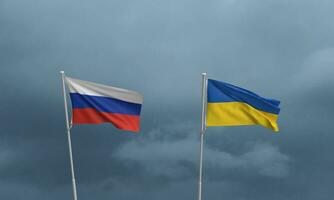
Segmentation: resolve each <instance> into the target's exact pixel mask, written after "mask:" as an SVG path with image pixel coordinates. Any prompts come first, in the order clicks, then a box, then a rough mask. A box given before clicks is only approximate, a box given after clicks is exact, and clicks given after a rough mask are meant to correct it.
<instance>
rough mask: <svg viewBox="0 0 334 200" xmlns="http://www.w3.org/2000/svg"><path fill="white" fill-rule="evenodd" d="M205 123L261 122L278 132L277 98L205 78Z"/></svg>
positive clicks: (249, 123) (243, 123) (229, 124)
mask: <svg viewBox="0 0 334 200" xmlns="http://www.w3.org/2000/svg"><path fill="white" fill-rule="evenodd" d="M207 103H208V104H207V113H206V126H240V125H261V126H264V127H266V128H270V129H272V130H274V131H276V132H277V131H278V130H279V129H278V125H277V119H278V114H279V112H280V108H279V104H280V101H277V100H274V99H267V98H263V97H260V96H259V95H257V94H255V93H253V92H251V91H248V90H245V89H243V88H240V87H237V86H234V85H231V84H228V83H224V82H220V81H216V80H212V79H208V93H207Z"/></svg>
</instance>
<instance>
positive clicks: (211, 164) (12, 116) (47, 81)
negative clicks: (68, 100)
mask: <svg viewBox="0 0 334 200" xmlns="http://www.w3.org/2000/svg"><path fill="white" fill-rule="evenodd" d="M333 8H334V2H332V1H330V0H320V1H315V0H282V1H275V0H263V1H260V0H258V1H246V0H225V1H221V0H209V1H200V0H195V1H190V0H189V1H188V0H184V1H179V0H178V1H177V0H172V1H160V0H158V1H151V0H144V1H133V0H122V1H118V0H117V1H95V2H92V1H76V0H74V1H64V0H59V1H44V0H35V1H33V2H30V1H29V2H28V1H23V0H2V1H0V27H1V28H0V72H1V75H2V77H1V79H0V89H1V93H2V97H1V100H0V101H1V105H0V111H1V112H0V119H1V121H2V124H1V135H0V138H1V141H0V145H1V147H0V197H1V199H22V198H25V199H37V200H38V199H46V198H47V199H70V198H71V187H70V172H69V161H68V150H67V141H66V135H65V132H64V128H65V127H64V126H65V125H64V113H63V102H62V97H61V88H60V80H59V74H58V73H59V71H60V70H65V71H66V73H67V74H68V75H69V76H73V77H76V78H80V79H85V80H90V81H96V82H100V83H104V84H109V85H114V86H118V87H124V88H128V89H132V90H137V91H140V92H142V93H143V94H144V99H145V100H144V102H145V103H144V105H143V119H142V128H143V130H142V131H141V133H140V134H139V135H137V134H132V133H124V132H121V131H118V130H116V129H115V128H113V127H112V126H111V125H108V124H105V125H101V126H80V127H74V128H73V133H72V140H73V150H74V155H75V166H76V175H77V181H78V192H79V198H80V199H92V198H94V199H105V198H115V199H116V198H118V199H140V198H146V199H157V198H159V199H167V198H168V199H170V198H173V199H194V198H195V197H196V178H197V164H196V163H197V159H198V130H199V115H200V73H201V72H208V74H209V77H211V78H216V79H222V80H225V81H227V82H231V83H234V84H237V85H240V86H242V87H245V88H248V89H251V90H253V91H255V92H257V93H259V94H262V95H264V96H268V97H273V98H277V99H280V100H282V112H281V115H280V127H281V132H280V134H278V135H275V134H270V133H268V130H266V129H263V128H260V127H233V128H222V127H219V128H210V129H208V131H207V134H206V144H205V152H206V153H205V158H204V159H205V162H204V167H205V171H204V174H205V176H204V179H205V180H204V181H205V184H204V193H205V197H206V198H207V199H222V198H233V199H238V200H243V199H258V200H262V199H269V198H270V199H273V200H276V199H283V198H284V199H291V200H294V199H305V200H308V199H310V200H313V199H319V200H322V199H324V200H325V199H326V200H327V199H329V198H330V197H331V196H333V192H332V189H331V185H333V180H334V177H333V176H332V175H331V174H332V173H331V171H332V168H333V166H334V161H333V159H331V157H332V155H331V152H333V150H334V149H333V147H332V145H331V144H332V142H331V141H332V140H333V139H334V137H333V135H332V131H331V129H332V122H333V117H332V111H333V110H334V107H333V105H332V103H331V102H333V100H334V93H333V90H332V87H333V85H334V82H333V80H334V79H333V78H332V77H333V75H334V70H333V66H334V60H333V57H334V50H333V46H334V39H333V34H334V24H333V23H332V19H333V17H334V14H333V12H332V10H333Z"/></svg>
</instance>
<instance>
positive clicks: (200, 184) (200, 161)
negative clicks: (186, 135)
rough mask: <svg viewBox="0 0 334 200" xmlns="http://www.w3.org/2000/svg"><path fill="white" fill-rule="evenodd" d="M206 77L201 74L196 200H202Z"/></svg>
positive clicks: (204, 74)
mask: <svg viewBox="0 0 334 200" xmlns="http://www.w3.org/2000/svg"><path fill="white" fill-rule="evenodd" d="M206 96H207V75H206V73H202V118H201V133H200V135H201V143H200V156H199V181H198V200H202V177H203V173H202V171H203V145H204V133H205V129H206V119H205V117H206V104H207V102H206V101H207V99H206Z"/></svg>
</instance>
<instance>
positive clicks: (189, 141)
mask: <svg viewBox="0 0 334 200" xmlns="http://www.w3.org/2000/svg"><path fill="white" fill-rule="evenodd" d="M190 125H191V124H190ZM173 126H174V125H173V124H171V125H169V127H168V128H167V130H166V129H162V130H160V133H159V134H171V133H173V131H171V130H170V129H173V128H170V127H173ZM176 127H178V128H180V126H178V125H176ZM155 131H156V130H153V132H150V133H148V134H152V135H155V134H156V133H154V132H155ZM178 131H179V132H184V133H196V131H195V130H194V129H193V128H191V127H188V128H184V129H179V130H178ZM174 134H175V133H174ZM195 136H196V135H195V134H189V135H188V136H186V137H183V138H179V139H175V138H174V139H172V140H168V139H165V140H159V139H153V140H147V141H132V142H129V143H126V144H124V145H123V146H121V147H120V148H119V149H118V150H117V152H116V155H117V157H118V158H120V159H123V160H129V161H134V162H138V163H139V164H140V165H142V166H143V167H144V168H145V169H146V170H147V172H146V173H147V174H148V175H152V176H165V177H167V178H170V179H175V178H176V179H177V178H178V179H180V178H181V179H182V178H184V177H189V176H190V177H192V176H193V174H191V173H194V171H195V170H192V169H191V168H196V166H197V162H198V145H199V141H198V137H195ZM204 152H205V162H206V164H205V165H206V166H207V168H206V170H208V171H210V170H213V171H216V173H220V171H221V170H226V169H227V170H229V169H234V170H241V171H242V170H247V171H249V173H254V172H255V173H258V174H260V175H264V176H269V177H285V176H287V175H288V172H289V162H290V158H289V156H287V155H285V154H283V153H281V152H280V151H279V149H278V148H277V147H274V146H272V145H271V144H266V143H258V144H255V145H254V146H252V147H251V148H250V149H249V150H248V151H247V152H243V153H241V154H240V155H233V154H231V153H229V152H224V151H222V150H219V149H217V148H212V147H210V146H209V145H206V146H205V150H204ZM187 164H188V165H187ZM189 165H190V166H189Z"/></svg>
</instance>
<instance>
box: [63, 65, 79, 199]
mask: <svg viewBox="0 0 334 200" xmlns="http://www.w3.org/2000/svg"><path fill="white" fill-rule="evenodd" d="M60 75H61V81H62V87H63V96H64V108H65V119H66V130H67V139H68V148H69V153H70V161H71V174H72V187H73V200H77V187H76V182H75V176H74V166H73V155H72V142H71V127H70V123H69V120H68V110H67V100H66V89H65V72H64V71H60Z"/></svg>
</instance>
